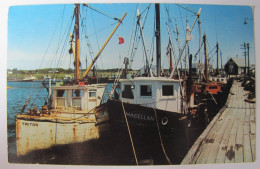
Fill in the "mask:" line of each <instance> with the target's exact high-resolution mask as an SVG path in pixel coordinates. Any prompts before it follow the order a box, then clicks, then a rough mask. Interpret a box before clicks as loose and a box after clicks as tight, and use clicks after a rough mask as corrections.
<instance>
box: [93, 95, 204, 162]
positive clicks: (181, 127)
mask: <svg viewBox="0 0 260 169" xmlns="http://www.w3.org/2000/svg"><path fill="white" fill-rule="evenodd" d="M95 111H96V118H97V124H96V125H97V127H98V130H99V133H100V137H110V138H111V136H112V138H113V139H115V142H118V141H119V142H122V141H123V142H125V144H126V145H125V146H129V147H131V148H132V150H133V149H135V153H136V156H137V158H138V160H140V161H142V160H153V161H155V164H169V161H168V160H167V157H169V159H170V161H171V163H174V164H176V163H180V162H181V160H182V158H183V157H184V156H185V154H186V152H187V150H188V149H189V147H190V146H191V144H192V142H194V141H195V137H194V136H195V135H196V134H199V132H200V130H199V129H198V128H196V127H192V125H194V121H195V120H193V119H191V118H189V116H187V115H183V114H180V113H174V112H167V111H163V110H158V109H153V108H149V107H144V106H140V105H133V104H128V103H123V104H122V102H120V101H114V100H109V101H108V102H107V103H105V104H103V105H100V106H99V107H97V108H96V110H95ZM125 117H126V118H125ZM126 119H127V120H126ZM127 124H128V126H129V128H128V127H127ZM191 135H192V136H191ZM131 139H132V143H133V144H132V143H131ZM129 149H130V148H129ZM129 153H131V152H129ZM132 153H133V157H134V151H132Z"/></svg>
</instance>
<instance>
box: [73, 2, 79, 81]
mask: <svg viewBox="0 0 260 169" xmlns="http://www.w3.org/2000/svg"><path fill="white" fill-rule="evenodd" d="M79 11H80V5H79V4H75V28H74V29H75V35H76V45H75V46H76V51H75V68H76V71H75V79H76V83H78V82H79V79H80V77H79Z"/></svg>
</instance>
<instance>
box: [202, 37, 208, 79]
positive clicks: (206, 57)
mask: <svg viewBox="0 0 260 169" xmlns="http://www.w3.org/2000/svg"><path fill="white" fill-rule="evenodd" d="M203 43H204V54H205V67H204V76H205V82H208V54H207V39H206V34H204V36H203Z"/></svg>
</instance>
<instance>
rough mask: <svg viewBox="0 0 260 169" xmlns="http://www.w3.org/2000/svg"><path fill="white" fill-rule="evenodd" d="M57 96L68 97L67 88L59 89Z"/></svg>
mask: <svg viewBox="0 0 260 169" xmlns="http://www.w3.org/2000/svg"><path fill="white" fill-rule="evenodd" d="M57 97H66V90H57Z"/></svg>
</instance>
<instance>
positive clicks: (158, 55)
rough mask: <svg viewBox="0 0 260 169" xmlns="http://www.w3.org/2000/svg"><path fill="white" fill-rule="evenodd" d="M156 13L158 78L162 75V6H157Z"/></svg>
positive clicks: (157, 4)
mask: <svg viewBox="0 0 260 169" xmlns="http://www.w3.org/2000/svg"><path fill="white" fill-rule="evenodd" d="M155 13H156V31H155V36H156V67H157V76H160V74H161V36H160V35H161V34H160V4H159V3H156V4H155Z"/></svg>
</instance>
